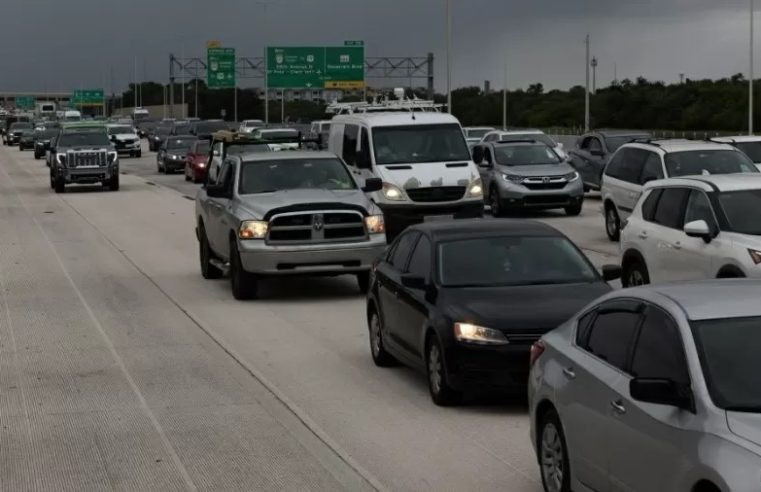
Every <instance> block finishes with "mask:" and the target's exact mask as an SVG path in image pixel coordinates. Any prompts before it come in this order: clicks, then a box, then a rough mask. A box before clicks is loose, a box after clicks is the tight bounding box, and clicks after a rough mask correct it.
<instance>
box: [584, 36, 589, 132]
mask: <svg viewBox="0 0 761 492" xmlns="http://www.w3.org/2000/svg"><path fill="white" fill-rule="evenodd" d="M584 43H585V44H586V47H587V61H586V63H585V64H584V71H585V72H586V77H587V83H586V86H585V87H586V89H585V91H584V131H585V132H588V131H589V34H587V37H586V40H585V41H584Z"/></svg>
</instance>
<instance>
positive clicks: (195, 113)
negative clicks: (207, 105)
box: [193, 70, 198, 118]
mask: <svg viewBox="0 0 761 492" xmlns="http://www.w3.org/2000/svg"><path fill="white" fill-rule="evenodd" d="M193 94H194V95H195V97H196V100H195V102H194V103H193V109H194V110H195V111H194V112H193V114H194V116H195V117H196V118H198V71H197V70H196V87H195V89H193Z"/></svg>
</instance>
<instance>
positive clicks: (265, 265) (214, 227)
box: [196, 151, 386, 299]
mask: <svg viewBox="0 0 761 492" xmlns="http://www.w3.org/2000/svg"><path fill="white" fill-rule="evenodd" d="M382 185H383V184H382V183H381V181H380V180H379V179H378V180H372V179H369V180H367V181H366V183H365V186H364V188H360V186H359V185H358V184H357V182H356V181H355V180H354V178H353V177H352V174H351V173H350V172H349V170H348V169H347V167H346V164H345V163H344V162H343V161H342V160H341V159H339V158H338V157H336V156H335V155H334V154H331V153H328V152H312V151H292V152H277V153H274V152H273V153H257V152H250V153H244V154H239V155H230V156H228V157H227V158H225V160H224V161H223V162H222V166H221V168H220V170H219V173H217V175H216V178H214V179H212V178H210V180H209V182H208V183H207V184H206V185H205V186H204V187H203V188H201V189H200V190H199V192H198V195H197V196H196V220H197V227H196V235H197V237H198V241H199V250H200V261H201V273H202V275H203V277H204V278H207V279H212V278H220V277H222V276H223V275H224V274H225V273H228V272H229V275H230V283H231V286H232V292H233V296H234V297H235V298H236V299H251V298H255V297H256V296H257V286H258V282H259V280H260V279H261V278H263V277H267V276H283V275H341V274H353V275H356V276H357V280H358V284H359V288H360V290H361V291H363V292H366V291H367V287H368V283H369V274H370V268H371V266H372V263H373V261H374V260H375V259H376V258H377V257H378V256H380V255H381V254H382V253H383V251H384V250H385V248H386V234H385V223H384V221H383V215H382V212H381V210H380V209H379V208H378V207H377V206H376V205H375V204H374V203H373V202H371V201H370V200H369V198H368V197H367V196H366V195H365V193H369V192H374V191H378V190H380V189H381V187H382Z"/></svg>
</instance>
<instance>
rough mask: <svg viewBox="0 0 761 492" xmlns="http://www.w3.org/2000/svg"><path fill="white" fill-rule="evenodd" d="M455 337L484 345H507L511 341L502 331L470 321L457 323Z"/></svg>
mask: <svg viewBox="0 0 761 492" xmlns="http://www.w3.org/2000/svg"><path fill="white" fill-rule="evenodd" d="M454 337H455V338H456V339H457V341H459V342H468V343H477V344H482V345H507V344H508V343H510V342H508V341H507V338H505V335H503V334H502V332H501V331H498V330H494V329H492V328H486V327H483V326H478V325H473V324H470V323H455V324H454Z"/></svg>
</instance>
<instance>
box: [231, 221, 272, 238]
mask: <svg viewBox="0 0 761 492" xmlns="http://www.w3.org/2000/svg"><path fill="white" fill-rule="evenodd" d="M268 229H269V223H268V222H265V221H263V220H245V221H243V222H241V224H240V227H239V228H238V237H239V238H241V239H264V238H265V237H267V230H268Z"/></svg>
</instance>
